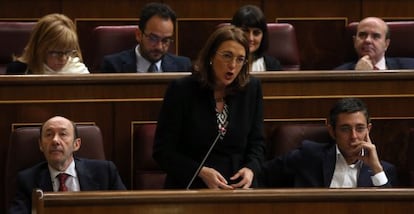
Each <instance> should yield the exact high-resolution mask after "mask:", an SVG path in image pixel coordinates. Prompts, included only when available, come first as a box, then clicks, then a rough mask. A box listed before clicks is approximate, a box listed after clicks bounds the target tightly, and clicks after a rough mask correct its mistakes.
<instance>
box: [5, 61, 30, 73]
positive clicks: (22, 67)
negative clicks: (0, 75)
mask: <svg viewBox="0 0 414 214" xmlns="http://www.w3.org/2000/svg"><path fill="white" fill-rule="evenodd" d="M26 71H27V64H26V63H23V62H20V61H13V62H10V63H9V64H7V69H6V74H9V75H20V74H26ZM27 73H29V72H27Z"/></svg>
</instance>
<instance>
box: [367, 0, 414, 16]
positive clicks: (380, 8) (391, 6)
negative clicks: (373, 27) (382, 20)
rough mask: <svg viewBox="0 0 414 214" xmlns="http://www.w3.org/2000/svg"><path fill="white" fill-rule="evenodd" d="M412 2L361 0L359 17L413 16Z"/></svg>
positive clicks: (407, 0)
mask: <svg viewBox="0 0 414 214" xmlns="http://www.w3.org/2000/svg"><path fill="white" fill-rule="evenodd" d="M413 10H414V4H413V2H412V1H410V0H397V1H389V0H375V1H374V0H362V1H361V17H367V16H379V17H407V16H408V17H410V16H413Z"/></svg>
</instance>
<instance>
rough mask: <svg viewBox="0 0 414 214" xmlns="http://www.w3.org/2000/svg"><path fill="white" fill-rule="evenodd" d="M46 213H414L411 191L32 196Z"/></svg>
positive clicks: (41, 212) (38, 210) (39, 213)
mask: <svg viewBox="0 0 414 214" xmlns="http://www.w3.org/2000/svg"><path fill="white" fill-rule="evenodd" d="M33 204H34V205H35V207H34V208H35V212H34V213H37V214H47V213H61V214H65V213H67V214H72V213H87V214H94V213H97V214H101V213H146V214H150V213H157V214H158V213H179V214H186V213H191V214H192V213H198V214H207V213H226V214H232V213H238V214H240V213H246V214H251V213H263V214H266V213H318V214H328V213H332V214H338V213H350V214H366V213H381V214H387V213H390V214H398V213H404V214H406V213H409V212H410V210H411V211H412V210H413V209H414V190H413V189H268V190H234V191H223V190H221V191H220V190H199V191H197V190H194V191H193V190H192V191H185V190H177V191H122V192H113V191H112V192H76V193H49V192H42V191H40V190H38V191H37V192H34V194H33Z"/></svg>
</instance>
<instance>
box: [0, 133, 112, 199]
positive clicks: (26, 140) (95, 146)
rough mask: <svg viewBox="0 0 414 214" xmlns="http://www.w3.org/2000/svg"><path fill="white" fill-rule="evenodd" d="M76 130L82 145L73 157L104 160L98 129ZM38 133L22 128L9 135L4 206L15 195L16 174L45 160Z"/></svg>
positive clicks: (101, 140) (100, 135)
mask: <svg viewBox="0 0 414 214" xmlns="http://www.w3.org/2000/svg"><path fill="white" fill-rule="evenodd" d="M77 128H78V134H79V137H80V138H81V142H82V144H81V148H80V149H79V151H77V152H76V154H75V155H76V156H77V157H83V158H89V159H99V160H105V153H104V147H103V139H102V134H101V131H100V129H99V127H98V126H93V125H90V126H89V125H79V126H78V127H77ZM39 132H40V128H39V127H22V128H17V129H15V130H14V131H13V132H12V133H11V135H10V144H9V149H8V153H7V162H6V172H5V176H6V179H5V185H6V186H5V190H6V194H5V195H6V197H7V198H6V203H7V204H6V206H8V202H9V201H10V200H11V199H12V197H14V195H15V192H16V176H17V173H18V172H19V171H21V170H23V169H26V168H29V167H32V166H34V165H36V164H37V163H39V162H41V161H43V160H45V158H44V156H43V153H42V152H41V151H40V149H39V136H40V133H39Z"/></svg>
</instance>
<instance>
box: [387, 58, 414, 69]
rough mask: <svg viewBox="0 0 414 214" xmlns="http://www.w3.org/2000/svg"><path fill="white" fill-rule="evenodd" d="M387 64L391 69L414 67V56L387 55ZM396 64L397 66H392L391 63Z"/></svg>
mask: <svg viewBox="0 0 414 214" xmlns="http://www.w3.org/2000/svg"><path fill="white" fill-rule="evenodd" d="M386 61H387V65H388V66H390V67H391V69H393V67H395V69H414V58H410V57H387V58H386ZM392 63H394V64H397V66H395V65H394V66H392V65H391V64H392Z"/></svg>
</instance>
